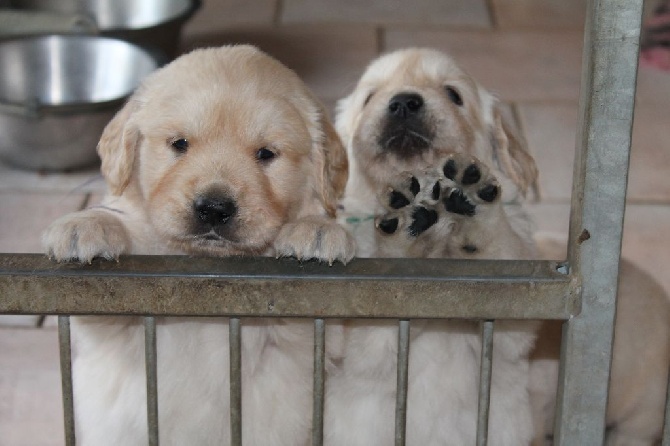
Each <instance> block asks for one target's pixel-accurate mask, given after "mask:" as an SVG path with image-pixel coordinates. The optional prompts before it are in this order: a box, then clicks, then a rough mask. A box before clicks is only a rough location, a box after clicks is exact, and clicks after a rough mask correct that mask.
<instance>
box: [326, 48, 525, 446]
mask: <svg viewBox="0 0 670 446" xmlns="http://www.w3.org/2000/svg"><path fill="white" fill-rule="evenodd" d="M336 128H337V130H338V132H339V134H340V136H341V137H342V139H343V142H344V143H345V146H346V147H347V151H348V154H349V162H350V178H349V182H348V184H347V187H346V192H345V197H344V199H343V200H342V202H341V208H340V210H341V212H340V214H339V218H340V219H341V221H342V222H343V223H345V224H348V225H349V227H350V228H351V230H352V232H353V233H354V235H355V237H356V240H357V245H358V255H360V256H364V257H367V256H395V257H401V256H402V257H407V256H409V257H452V258H495V259H520V258H532V257H534V245H533V241H532V238H531V231H530V223H529V219H528V217H527V216H526V214H525V212H524V211H523V209H522V207H521V197H522V196H523V194H524V193H525V191H526V189H527V188H528V186H529V185H530V184H532V183H533V182H534V181H535V179H536V175H537V171H536V168H535V164H534V162H533V159H532V157H530V156H529V155H528V153H527V152H526V150H525V147H524V143H523V140H522V138H520V137H519V136H518V135H517V134H516V133H515V132H514V131H513V130H512V126H509V125H508V123H507V121H506V119H505V117H504V114H503V113H502V112H501V109H500V106H499V104H498V101H497V100H496V99H495V98H494V97H493V96H492V95H491V94H490V93H488V92H487V91H486V90H485V89H483V88H482V87H481V86H480V85H478V84H477V82H476V81H474V80H473V79H472V78H471V77H470V76H469V75H467V74H466V73H465V72H464V71H463V70H462V69H460V68H459V67H458V65H456V63H455V62H454V61H453V60H452V59H450V58H449V57H448V56H446V55H444V54H442V53H440V52H437V51H433V50H428V49H406V50H400V51H396V52H393V53H390V54H388V55H385V56H382V57H381V58H379V59H377V60H376V61H374V62H372V63H371V64H370V66H369V67H368V69H367V70H366V71H365V73H364V74H363V76H362V78H361V79H360V81H359V83H358V85H357V86H356V88H355V90H354V91H353V92H352V93H351V94H350V95H349V96H348V97H346V98H344V99H342V100H341V101H340V102H339V104H338V114H337V119H336ZM396 326H397V324H396V323H394V322H393V323H387V322H383V321H382V322H379V321H377V322H356V323H354V322H351V323H349V324H348V325H345V353H344V360H343V362H342V364H341V367H340V368H339V369H338V370H337V371H336V372H335V373H333V374H332V375H331V376H330V377H329V381H328V393H327V399H326V417H327V420H326V421H327V422H326V440H327V443H328V444H329V445H334V446H335V445H337V446H340V445H371V444H380V445H381V444H392V443H393V437H394V423H393V421H394V401H395V385H396V357H397V356H396V355H397V328H396ZM534 329H535V324H533V323H523V322H505V321H500V322H497V323H496V331H495V336H494V337H495V340H494V352H493V361H494V364H493V377H492V391H491V419H490V430H489V432H490V434H489V444H491V445H496V446H498V445H509V446H519V445H524V444H529V443H530V441H531V438H532V421H531V409H530V402H529V396H528V390H527V386H528V354H529V351H530V348H531V346H532V344H533V340H534ZM480 350H481V341H480V337H479V328H478V325H477V324H476V323H472V322H467V321H413V325H412V333H411V348H410V352H411V353H410V364H409V390H408V414H407V444H408V445H415V446H424V445H455V446H456V445H457V446H462V445H468V444H475V433H476V414H477V389H478V377H479V362H480V361H479V358H480Z"/></svg>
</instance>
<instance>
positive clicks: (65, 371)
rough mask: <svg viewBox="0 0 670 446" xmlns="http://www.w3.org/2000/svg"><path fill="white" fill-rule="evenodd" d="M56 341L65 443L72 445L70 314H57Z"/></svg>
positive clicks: (73, 439)
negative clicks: (57, 344) (58, 356)
mask: <svg viewBox="0 0 670 446" xmlns="http://www.w3.org/2000/svg"><path fill="white" fill-rule="evenodd" d="M58 343H59V350H60V379H61V388H62V392H63V418H64V422H65V444H66V446H74V445H75V443H76V439H75V431H74V397H73V392H72V347H71V343H70V316H58Z"/></svg>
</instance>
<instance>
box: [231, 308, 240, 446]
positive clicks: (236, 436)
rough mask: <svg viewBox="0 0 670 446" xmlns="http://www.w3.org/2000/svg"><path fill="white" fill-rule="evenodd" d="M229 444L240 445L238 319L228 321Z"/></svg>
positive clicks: (232, 445)
mask: <svg viewBox="0 0 670 446" xmlns="http://www.w3.org/2000/svg"><path fill="white" fill-rule="evenodd" d="M229 349H230V444H231V446H242V336H241V333H240V319H239V318H230V321H229Z"/></svg>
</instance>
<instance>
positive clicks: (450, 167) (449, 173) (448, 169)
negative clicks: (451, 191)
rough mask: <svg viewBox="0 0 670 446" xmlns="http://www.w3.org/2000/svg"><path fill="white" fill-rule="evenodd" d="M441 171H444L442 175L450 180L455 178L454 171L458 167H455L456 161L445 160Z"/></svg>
mask: <svg viewBox="0 0 670 446" xmlns="http://www.w3.org/2000/svg"><path fill="white" fill-rule="evenodd" d="M442 171H443V172H444V176H445V177H447V178H449V179H450V180H453V179H454V178H456V172H457V171H458V168H457V167H456V161H454V160H449V161H447V162H446V163H445V164H444V167H443V168H442Z"/></svg>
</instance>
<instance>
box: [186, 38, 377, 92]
mask: <svg viewBox="0 0 670 446" xmlns="http://www.w3.org/2000/svg"><path fill="white" fill-rule="evenodd" d="M224 43H250V44H254V45H257V46H258V47H260V48H261V49H263V50H264V51H266V52H267V53H269V54H271V55H272V56H274V57H276V58H277V59H279V60H280V61H282V62H283V63H284V64H286V65H287V66H289V67H290V68H292V69H294V70H295V71H296V72H297V73H298V74H299V75H300V77H301V78H302V79H303V80H304V81H305V82H306V83H307V85H309V86H310V87H311V88H312V89H313V91H314V92H315V93H316V94H317V95H318V96H319V97H321V98H322V99H330V100H332V99H337V98H341V97H342V96H344V95H345V94H347V93H348V92H349V91H350V90H351V89H353V86H354V85H355V83H356V80H357V79H358V77H359V76H360V74H361V73H362V71H363V69H364V68H365V66H366V65H367V63H368V62H369V61H370V60H371V59H372V58H374V57H375V56H376V55H377V34H376V31H375V30H374V28H372V27H367V26H354V25H352V26H291V27H280V28H257V29H246V30H231V31H222V32H220V33H217V34H203V35H199V36H192V37H191V38H190V39H189V40H186V41H184V48H185V49H189V48H195V47H202V46H212V45H221V44H224Z"/></svg>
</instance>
